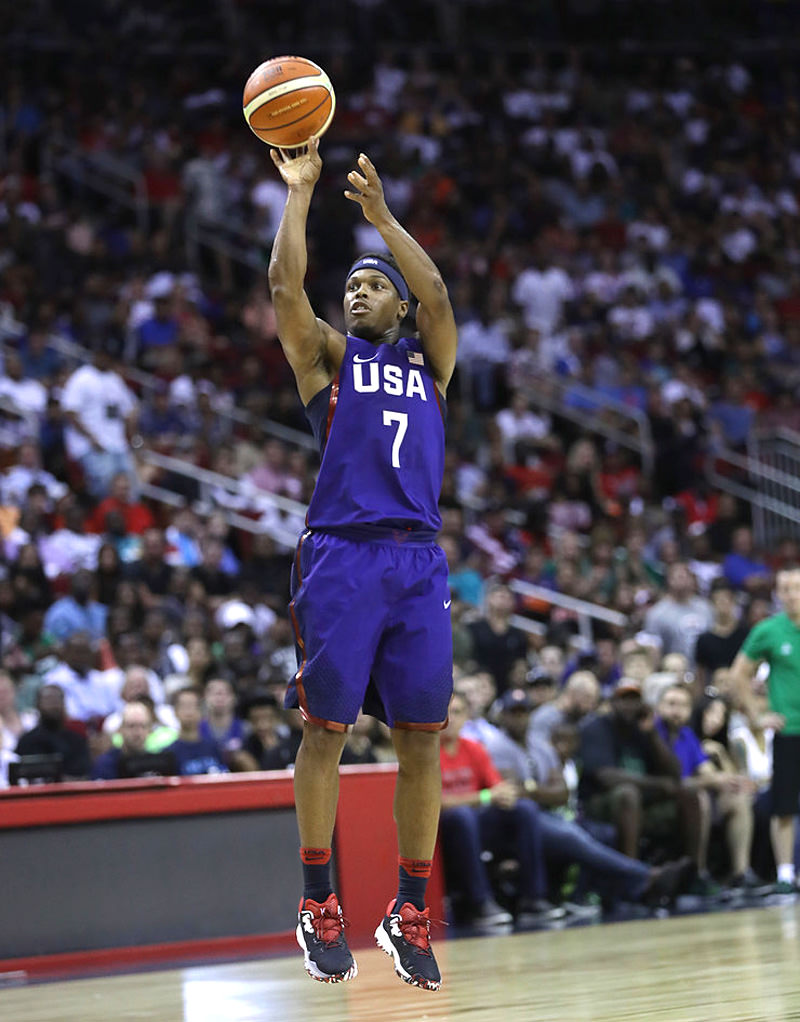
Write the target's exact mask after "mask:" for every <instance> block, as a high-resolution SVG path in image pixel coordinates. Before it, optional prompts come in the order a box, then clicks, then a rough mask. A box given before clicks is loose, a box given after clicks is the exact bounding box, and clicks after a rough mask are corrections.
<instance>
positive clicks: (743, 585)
mask: <svg viewBox="0 0 800 1022" xmlns="http://www.w3.org/2000/svg"><path fill="white" fill-rule="evenodd" d="M731 546H732V549H731V552H730V553H729V554H728V555H727V556H726V557H725V558H724V559H723V561H722V571H723V574H724V575H725V578H726V579H727V580H728V581H729V582H730V584H731V585H732V586H733V587H734V588H735V589H743V590H744V591H745V592H747V593H750V594H755V593H759V592H769V588H770V585H771V582H772V572H771V571H770V570H769V567H768V566H767V564H766V562H765V561H764V559H763V558H760V557H757V556H756V553H755V545H754V542H753V530H752V529H751V528H750V527H749V526H748V525H740V526H739V528H737V529H734V532H733V536H732V539H731Z"/></svg>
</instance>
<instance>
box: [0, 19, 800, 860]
mask: <svg viewBox="0 0 800 1022" xmlns="http://www.w3.org/2000/svg"><path fill="white" fill-rule="evenodd" d="M533 7H535V10H533V9H528V7H524V8H523V5H520V4H517V3H514V2H510V0H492V2H491V3H489V2H484V0H461V2H458V0H438V2H436V3H433V4H424V5H423V4H415V3H412V4H410V5H409V4H405V5H401V6H398V5H396V4H391V3H389V2H388V0H345V2H344V3H343V4H337V5H335V6H334V5H333V4H331V3H329V2H328V0H309V2H308V3H305V4H302V5H298V4H293V3H288V2H283V0H273V2H271V3H270V4H269V5H265V4H263V3H260V2H257V0H227V2H226V0H219V2H211V0H206V2H199V3H193V4H187V3H183V2H179V0H173V2H166V3H162V4H159V5H157V8H156V7H153V6H152V5H148V4H135V3H134V4H130V3H125V4H123V3H121V2H118V0H73V2H71V3H70V4H69V5H63V4H59V3H56V2H55V0H31V2H29V3H25V4H16V5H6V6H5V7H4V8H3V10H2V12H0V53H1V54H2V59H0V82H1V83H2V88H1V89H0V340H2V356H1V360H0V467H1V468H2V474H0V536H1V537H2V543H1V544H0V657H1V658H2V674H0V720H1V721H2V727H3V730H2V756H3V769H2V772H0V783H7V780H8V767H9V764H11V763H13V761H14V760H15V758H16V757H17V754H18V744H19V741H20V737H21V736H23V735H27V734H28V733H29V732H31V731H35V732H37V734H38V736H39V739H40V740H39V741H38V744H37V742H33V744H32V745H29V746H28V747H26V746H25V744H24V741H23V746H22V748H21V749H20V750H19V751H26V748H27V751H29V752H30V751H42V750H43V749H44V748H45V746H47V742H48V741H50V742H51V745H52V743H53V742H54V741H55V745H53V749H55V748H56V747H57V749H58V751H59V752H60V753H61V754H62V755H64V756H66V757H69V756H71V755H72V754H73V753H74V754H75V756H76V757H77V759H75V760H74V761H71V762H66V761H65V763H64V769H63V774H64V776H67V777H69V776H71V777H86V776H91V775H93V774H94V775H95V776H114V770H115V769H116V768H117V767H116V766H115V765H114V763H115V762H116V760H115V759H114V756H113V755H111V759H110V760H109V755H110V754H112V753H113V750H114V748H119V746H120V743H122V741H123V735H122V734H121V732H120V731H119V728H120V724H121V723H122V722H123V710H124V707H125V706H126V705H127V704H128V703H132V702H136V703H137V706H138V705H142V704H141V700H142V699H144V704H143V705H145V707H146V709H148V712H149V714H150V716H149V717H147V718H146V719H145V720H144V721H139V722H138V723H137V722H136V721H133V722H132V723H131V722H128V725H125V724H124V723H123V727H125V726H130V727H131V728H135V727H139V728H144V734H145V735H147V737H148V743H149V744H148V748H152V749H155V748H156V747H158V748H159V749H163V748H164V747H167V746H170V745H171V743H172V742H173V741H174V740H175V739H176V737H178V736H180V737H178V740H179V742H180V741H183V742H184V743H185V744H186V745H187V746H192V748H190V749H188V751H187V749H186V748H183V747H181V748H179V749H178V750H177V751H178V752H179V753H180V755H179V757H178V761H176V762H177V768H181V769H183V770H184V772H205V771H207V770H216V769H270V768H275V767H284V766H286V765H288V764H290V763H291V762H292V759H293V755H294V752H295V751H296V747H297V722H296V721H293V720H292V719H291V718H290V717H289V716H287V715H286V714H284V713H283V712H282V710H281V709H280V701H281V696H282V691H283V688H284V687H285V684H286V681H287V679H288V678H289V677H290V676H291V675H292V673H293V671H294V667H295V660H294V645H293V634H292V629H291V626H290V623H289V619H288V617H287V600H288V579H289V572H290V568H291V562H292V553H293V548H294V543H295V540H296V537H297V535H298V534H299V532H300V530H301V527H302V522H303V513H304V506H305V504H306V503H307V501H308V499H309V496H310V494H311V492H312V489H313V485H314V478H315V472H316V469H317V467H318V456H317V452H316V451H315V450H314V446H313V441H312V440H311V436H310V431H309V430H308V427H307V424H306V421H305V417H304V413H303V409H302V406H301V404H300V403H299V400H298V397H297V393H296V390H295V386H294V382H293V379H292V377H291V372H290V370H289V368H288V365H287V363H286V362H285V360H284V358H283V356H282V353H281V350H280V346H279V343H278V340H277V337H276V334H275V320H274V316H273V311H272V308H271V305H270V301H269V294H268V289H267V284H266V263H267V260H268V257H269V252H270V246H271V243H272V239H273V237H274V234H275V231H276V229H277V224H278V221H279V217H280V213H281V210H282V205H283V200H284V188H283V185H282V183H281V182H280V180H279V178H278V175H277V174H276V172H275V169H274V167H273V166H272V164H271V162H270V160H269V156H268V153H267V150H266V148H265V147H264V146H263V145H262V144H261V143H260V142H259V141H258V140H257V139H256V138H255V137H254V136H253V135H252V134H251V133H250V132H249V130H248V129H247V126H246V124H245V122H244V120H243V117H242V114H241V108H240V101H241V91H242V87H243V83H244V81H245V80H246V78H247V76H248V74H249V73H250V71H251V70H252V69H253V68H254V67H255V66H256V65H257V64H258V63H260V62H261V61H262V60H263V59H266V58H267V57H270V56H275V55H277V54H279V53H282V52H289V53H291V52H299V53H302V54H303V55H305V56H308V57H311V58H312V59H314V60H316V61H317V62H318V63H320V64H322V65H323V66H324V67H325V68H326V70H327V71H328V73H329V75H330V77H331V79H332V81H333V83H334V86H335V88H336V92H337V113H336V117H335V120H334V122H333V125H332V127H331V128H330V130H329V132H328V134H327V135H326V136H325V138H324V140H323V143H322V146H321V153H322V156H323V159H324V169H323V174H322V179H321V181H320V185H319V187H318V189H317V193H316V196H315V199H314V203H313V206H312V211H311V216H310V220H309V250H310V252H309V270H308V277H307V290H308V293H309V296H310V298H311V301H312V304H313V306H314V307H315V309H316V310H317V311H318V313H319V314H320V315H321V316H323V317H324V318H326V319H327V320H328V321H330V322H331V323H332V324H334V325H336V326H341V325H342V312H341V295H342V288H343V275H344V273H345V271H346V268H347V266H348V265H349V263H350V260H351V259H352V258H353V257H354V256H355V255H356V254H357V253H358V252H360V251H364V250H369V249H374V248H375V247H376V237H375V234H374V231H373V229H372V228H371V227H370V226H369V225H368V224H366V223H365V222H364V221H360V220H359V219H358V217H357V216H356V215H355V213H357V211H355V212H354V208H353V207H352V204H350V203H348V202H347V201H346V200H345V199H344V198H343V196H342V191H343V189H344V187H345V178H346V174H347V172H348V171H349V170H350V169H351V168H352V166H353V164H354V161H355V158H356V157H357V154H358V153H359V152H361V151H364V152H367V153H368V154H369V155H370V157H371V158H372V160H373V162H374V163H375V165H376V167H377V169H378V171H379V173H380V174H381V176H382V179H383V182H384V187H385V191H386V195H387V199H388V202H389V205H390V207H391V208H392V210H393V211H394V212H395V214H396V215H397V216H398V218H399V219H400V220H401V221H402V222H403V223H404V225H405V226H406V227H407V228H408V229H409V230H410V231H411V232H412V233H413V234H414V235H415V237H416V238H417V239H418V240H419V241H420V242H421V244H422V245H423V246H424V247H425V248H426V250H427V251H428V252H429V253H430V255H431V256H432V258H433V259H434V260H435V261H436V263H437V264H438V266H439V267H440V268H441V270H442V273H443V275H444V278H445V280H446V282H447V284H448V287H449V291H450V295H451V299H452V301H453V305H454V307H455V311H456V317H457V320H458V324H459V331H460V349H459V355H458V364H457V371H456V376H455V378H454V380H453V383H452V385H451V388H450V392H449V394H448V406H449V415H448V453H447V464H446V471H445V479H444V486H443V490H442V496H441V508H442V516H443V529H442V533H441V537H440V541H441V543H442V546H443V547H444V549H445V551H446V554H447V557H448V561H449V564H450V570H451V589H452V594H453V602H452V616H453V629H454V639H455V650H456V677H457V680H458V681H459V682H461V681H464V684H465V686H466V688H470V686H471V687H472V688H474V687H475V679H476V678H477V679H480V685H478V687H480V688H481V690H482V691H483V692H484V699H483V702H482V703H481V704H480V705H479V707H478V710H477V711H476V712H477V713H478V715H485V716H487V717H488V716H491V713H492V711H491V707H492V705H493V703H492V700H494V699H495V698H497V697H502V696H503V694H504V693H506V692H508V691H512V690H518V689H521V690H522V691H524V692H525V693H527V694H528V697H529V698H530V699H532V700H533V701H534V703H535V707H532V708H531V711H532V709H535V708H536V707H538V706H539V705H540V704H542V703H548V704H550V703H552V705H553V706H555V705H556V704H557V703H558V700H560V699H563V697H564V692H565V691H567V690H568V689H569V680H570V678H571V677H572V676H574V675H575V673H576V672H581V673H582V674H583V675H584V676H586V675H589V676H590V677H591V678H592V679H594V683H595V685H596V697H594V696H593V697H592V700H590V702H591V704H592V705H591V707H590V709H591V711H592V712H594V711H596V710H597V709H598V707H599V708H601V709H602V708H603V707H604V706H605V705H606V700H607V698H608V697H609V696H610V695H611V694H612V693H613V691H614V687H615V685H616V684H617V683H618V682H619V679H620V678H622V677H626V678H630V677H634V678H636V679H637V680H638V682H639V683H640V684H641V686H642V689H643V691H644V693H645V695H647V692H650V693H651V702H652V705H654V706H655V705H657V701H658V698H659V693H660V692H661V691H662V690H663V686H664V684H666V683H673V682H676V681H677V682H679V683H681V684H683V685H685V686H687V687H688V690H689V691H690V693H691V697H692V705H693V710H701V709H703V708H704V707H705V706H706V704H707V703H708V702H709V701H713V700H716V699H719V700H721V702H722V705H723V707H724V709H725V722H726V723H725V728H727V726H728V724H727V722H728V719H729V717H730V713H731V711H733V712H734V715H735V711H736V707H735V705H734V699H733V696H732V693H731V692H730V691H729V688H728V687H727V685H726V670H727V668H728V667H729V666H730V663H731V661H732V659H733V656H734V655H735V653H736V651H737V650H738V647H739V645H740V643H741V641H742V639H743V637H744V635H746V633H747V630H748V628H749V627H750V626H751V625H752V624H754V623H756V622H757V621H759V620H761V619H762V618H763V617H765V616H767V615H769V614H771V613H773V612H774V610H775V609H776V608H777V607H778V606H779V604H778V602H777V601H776V598H775V595H774V589H775V586H774V582H775V573H776V572H777V571H778V570H780V569H781V568H785V567H791V566H794V565H796V564H797V563H800V562H798V546H797V531H796V525H795V523H794V522H792V521H790V520H786V521H785V522H784V523H783V525H779V527H776V528H774V529H773V530H772V531H771V532H769V533H765V531H764V529H763V527H761V526H762V525H763V521H762V520H761V519H759V518H758V516H757V514H755V513H754V509H753V506H752V505H751V503H750V501H749V500H748V499H747V496H748V491H747V488H746V487H745V486H743V484H742V480H741V478H740V476H739V475H737V472H738V471H739V469H737V468H736V465H737V464H738V463H737V462H736V457H737V456H738V457H740V458H742V457H745V456H746V455H747V453H748V451H749V450H750V448H749V446H748V445H749V444H750V441H751V438H752V437H753V436H754V435H755V434H757V433H758V432H759V431H763V430H770V429H772V430H787V431H790V430H793V429H795V428H797V427H798V425H800V421H799V415H798V402H797V392H798V386H800V345H799V344H798V330H800V206H799V205H798V191H799V186H800V108H799V106H798V101H799V100H800V79H798V72H797V60H796V52H795V50H794V49H793V46H792V41H791V40H792V37H793V34H794V33H793V32H792V26H793V25H795V24H796V23H797V22H796V19H797V17H798V15H799V14H800V12H798V4H797V3H796V2H794V0H782V2H778V0H775V2H768V0H763V2H756V0H752V2H745V0H739V2H726V3H722V2H718V3H714V2H700V3H697V2H695V3H692V4H691V5H690V4H687V3H684V2H670V3H660V2H637V0H616V2H602V0H569V2H566V0H564V2H559V3H556V2H542V3H538V4H536V5H533ZM420 24H422V25H424V31H423V32H422V34H420V32H419V29H418V27H417V26H418V25H420ZM698 40H702V45H701V44H699V43H698ZM412 328H413V326H412ZM731 466H734V467H733V468H732V467H731ZM720 476H721V477H722V479H723V484H721V485H718V478H719V477H720ZM715 480H717V481H715ZM737 485H738V488H737ZM53 686H55V689H54V688H53ZM209 686H210V689H209ZM591 687H592V684H591V683H590V688H591ZM187 689H189V690H190V691H191V694H188V695H187V694H186V690H187ZM487 693H488V695H487ZM652 693H655V694H652ZM148 700H149V705H148ZM479 702H480V701H479ZM559 705H560V704H559ZM134 716H135V714H134ZM701 717H702V714H701ZM697 726H698V728H700V729H701V730H700V732H698V733H700V734H701V737H703V736H702V722H701V723H699V724H698V725H697ZM721 727H722V725H721ZM37 729H38V730H37ZM43 730H44V731H46V732H47V734H46V735H45V738H44V739H42V734H41V733H42V731H43ZM55 732H58V733H59V734H60V735H61V736H62V737H61V738H59V739H58V741H56V740H55V739H53V733H55ZM65 732H69V737H68V738H64V737H63V734H62V733H65ZM72 735H77V738H78V739H80V741H78V742H77V746H75V747H73V746H74V743H73V738H72ZM705 737H709V736H708V735H706V736H705ZM714 737H715V738H716V739H719V740H721V741H723V740H724V744H726V745H727V742H728V738H727V733H726V734H724V735H723V734H722V731H720V732H718V733H716V734H715V736H714ZM45 739H46V740H45ZM125 740H126V741H127V739H125ZM132 741H133V745H132V746H131V747H134V746H136V745H137V741H138V739H135V736H134V739H132ZM204 742H205V743H206V744H205V745H203V743H204ZM59 743H61V744H59ZM115 743H116V745H115ZM51 751H52V750H51ZM391 755H392V752H391V747H390V744H388V743H387V741H386V736H385V734H384V733H383V732H382V731H381V729H380V728H379V727H378V725H377V724H376V723H375V722H374V721H372V720H371V719H369V718H365V719H364V720H363V721H360V722H359V726H358V727H357V729H356V730H355V732H354V734H353V736H352V737H351V741H350V743H349V747H348V752H347V754H346V760H345V761H348V757H349V761H351V762H370V761H375V760H376V759H385V758H391ZM102 757H105V758H102ZM98 762H100V767H98V766H97V764H98ZM109 764H110V765H109ZM745 768H746V764H745V765H742V766H741V769H742V770H744V769H745ZM103 771H106V773H105V774H104V773H103ZM108 771H110V773H108ZM765 854H768V853H767V852H765ZM766 868H768V866H767V867H766Z"/></svg>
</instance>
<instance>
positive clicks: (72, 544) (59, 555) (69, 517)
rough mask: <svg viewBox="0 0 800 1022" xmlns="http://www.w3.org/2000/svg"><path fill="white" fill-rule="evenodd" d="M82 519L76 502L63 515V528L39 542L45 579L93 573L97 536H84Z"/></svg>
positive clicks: (83, 515)
mask: <svg viewBox="0 0 800 1022" xmlns="http://www.w3.org/2000/svg"><path fill="white" fill-rule="evenodd" d="M85 523H86V515H85V513H84V510H83V508H82V507H81V505H80V504H78V502H77V501H74V500H73V501H72V502H71V503H70V504H68V505H67V507H66V509H65V511H64V525H63V528H61V529H56V530H55V531H54V532H51V533H50V535H49V536H43V537H42V539H41V540H40V542H39V550H40V552H41V555H42V561H43V564H44V571H45V574H46V575H47V577H48V578H51V579H52V578H56V577H57V576H59V575H72V574H74V572H76V571H77V570H78V569H79V568H83V569H85V570H86V571H94V570H95V568H96V567H97V556H98V553H99V550H100V546H101V542H102V541H101V539H100V537H99V536H92V535H88V536H87V534H86V529H85Z"/></svg>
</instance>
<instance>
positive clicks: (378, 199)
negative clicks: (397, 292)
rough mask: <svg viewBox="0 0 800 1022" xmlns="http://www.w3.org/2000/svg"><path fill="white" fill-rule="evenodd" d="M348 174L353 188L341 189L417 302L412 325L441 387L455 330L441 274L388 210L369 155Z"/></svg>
mask: <svg viewBox="0 0 800 1022" xmlns="http://www.w3.org/2000/svg"><path fill="white" fill-rule="evenodd" d="M347 180H348V181H349V182H350V184H351V186H352V187H353V189H354V191H345V193H344V194H345V196H346V197H347V198H348V199H351V200H352V201H353V202H357V203H358V204H359V205H360V206H361V209H362V212H363V213H364V218H365V219H366V220H367V221H369V223H371V224H372V225H373V226H374V227H375V228H377V230H378V232H379V233H380V235H381V237H382V238H383V240H384V242H385V243H386V246H387V248H388V249H389V251H390V252H391V253H392V255H393V256H394V258H395V259H396V260H397V265H398V266H399V267H400V271H401V272H402V274H403V276H404V277H405V279H406V281H407V283H408V286H409V289H410V290H411V291H412V292H413V294H414V295H415V296H416V298H417V301H418V302H419V307H418V308H417V329H418V330H419V334H420V337H421V339H422V345H423V347H424V349H425V354H426V355H427V357H428V359H429V361H430V363H431V367H432V369H433V371H434V375H435V377H436V381H437V383H438V384H439V385H440V386H441V387H442V388H445V387H447V384H448V383H449V382H450V377H451V376H452V375H453V369H454V367H455V364H456V346H457V343H458V335H457V332H456V321H455V316H454V315H453V308H452V306H451V304H450V298H449V297H448V294H447V288H446V287H445V283H444V281H443V280H442V275H441V273H440V272H439V270H438V269H437V267H436V264H435V263H434V262H433V260H432V259H431V258H430V256H429V255H428V254H427V253H426V252H425V250H424V249H423V248H422V246H421V245H420V244H419V243H418V242H416V241H415V240H414V238H412V237H411V235H410V234H409V233H408V231H407V230H406V229H405V228H404V227H403V226H402V224H400V223H399V221H398V220H397V219H396V217H395V216H394V215H393V214H392V213H391V211H390V210H389V207H388V206H387V205H386V199H385V198H384V194H383V185H382V183H381V179H380V177H379V176H378V172H377V171H376V170H375V167H374V166H373V165H372V162H371V160H370V159H369V157H368V156H365V155H364V154H363V153H361V155H360V156H359V157H358V170H353V171H351V172H350V173H349V174H348V175H347Z"/></svg>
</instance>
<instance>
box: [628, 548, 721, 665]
mask: <svg viewBox="0 0 800 1022" xmlns="http://www.w3.org/2000/svg"><path fill="white" fill-rule="evenodd" d="M712 621H713V616H712V609H711V604H710V603H709V602H708V600H706V599H704V598H703V597H702V596H698V595H697V594H696V592H695V580H694V576H693V575H692V573H691V572H690V571H689V569H688V568H687V566H686V565H685V564H681V563H678V564H673V565H671V566H670V569H669V572H668V574H667V593H666V595H665V596H663V597H662V598H661V599H660V600H659V601H658V602H657V603H655V604H654V605H653V606H652V607H651V608H650V609H649V610H648V612H647V616H646V617H645V623H644V626H645V631H646V632H648V633H649V634H650V635H655V636H657V637H658V639H659V640H660V641H661V651H662V653H672V652H678V653H684V654H685V655H686V656H687V657H689V658H690V662H691V658H692V657H693V656H694V650H695V646H696V644H697V637H698V636H699V635H701V634H702V633H703V632H707V631H708V630H709V628H710V627H711V623H712Z"/></svg>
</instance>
